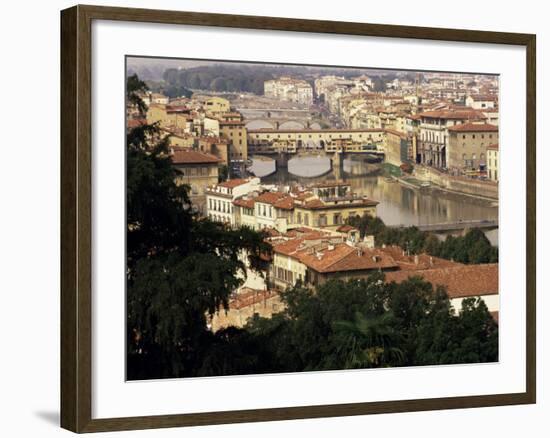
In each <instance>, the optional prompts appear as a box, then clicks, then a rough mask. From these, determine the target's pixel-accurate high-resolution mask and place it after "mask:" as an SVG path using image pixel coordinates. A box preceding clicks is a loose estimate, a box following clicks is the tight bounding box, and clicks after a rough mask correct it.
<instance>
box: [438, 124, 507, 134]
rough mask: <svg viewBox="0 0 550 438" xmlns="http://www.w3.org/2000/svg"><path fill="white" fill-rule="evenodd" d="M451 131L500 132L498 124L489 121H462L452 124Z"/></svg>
mask: <svg viewBox="0 0 550 438" xmlns="http://www.w3.org/2000/svg"><path fill="white" fill-rule="evenodd" d="M448 130H449V131H450V132H498V126H495V125H491V124H489V123H462V124H461V125H455V126H451V127H450V128H449V129H448Z"/></svg>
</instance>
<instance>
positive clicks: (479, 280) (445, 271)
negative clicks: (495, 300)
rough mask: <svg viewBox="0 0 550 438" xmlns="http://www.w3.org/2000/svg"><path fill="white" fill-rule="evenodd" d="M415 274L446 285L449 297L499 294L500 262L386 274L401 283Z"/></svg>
mask: <svg viewBox="0 0 550 438" xmlns="http://www.w3.org/2000/svg"><path fill="white" fill-rule="evenodd" d="M414 276H419V277H423V278H424V280H426V281H428V282H430V283H432V285H433V286H434V287H436V286H438V285H441V286H445V287H446V288H447V294H448V295H449V298H465V297H475V296H483V295H496V294H498V263H493V264H483V265H463V266H455V267H448V268H441V269H426V270H417V271H394V272H388V273H387V274H386V281H388V282H392V281H395V282H397V283H401V282H402V281H405V280H407V279H408V278H409V277H414Z"/></svg>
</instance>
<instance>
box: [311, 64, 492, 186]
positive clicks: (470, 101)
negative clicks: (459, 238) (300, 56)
mask: <svg viewBox="0 0 550 438" xmlns="http://www.w3.org/2000/svg"><path fill="white" fill-rule="evenodd" d="M409 76H412V75H409ZM367 79H368V78H367ZM315 86H316V90H315V91H316V95H317V96H318V98H322V100H323V101H324V102H325V104H326V105H327V107H328V109H329V110H330V111H331V112H332V113H334V114H337V115H338V116H339V118H340V120H341V121H342V123H343V124H344V125H345V126H346V127H347V128H348V129H352V130H363V131H365V130H379V131H381V132H383V133H384V142H383V144H382V145H381V148H383V150H384V151H385V153H386V161H387V162H389V163H391V164H395V165H398V166H399V165H401V164H402V163H404V162H410V163H411V164H418V165H424V166H429V167H433V168H435V169H438V170H441V171H444V172H449V173H451V174H453V175H466V176H476V177H487V178H489V179H491V180H494V181H498V172H495V171H493V172H489V171H488V168H489V162H488V154H489V152H488V151H491V155H493V156H494V157H493V163H495V162H496V163H498V122H499V111H498V79H497V78H496V77H493V76H487V75H465V74H451V73H448V74H447V73H425V74H423V77H420V75H418V74H417V75H415V76H414V78H412V77H409V79H405V78H396V79H394V80H392V81H390V82H388V83H387V84H386V85H385V91H384V92H374V91H373V89H372V81H371V82H370V83H369V81H368V80H365V79H364V77H363V76H361V77H359V78H356V79H355V80H352V79H345V78H340V77H337V76H323V77H321V78H318V79H316V80H315ZM459 125H464V126H459ZM398 137H399V138H398ZM348 138H349V137H348ZM495 155H496V156H495ZM493 165H494V164H493Z"/></svg>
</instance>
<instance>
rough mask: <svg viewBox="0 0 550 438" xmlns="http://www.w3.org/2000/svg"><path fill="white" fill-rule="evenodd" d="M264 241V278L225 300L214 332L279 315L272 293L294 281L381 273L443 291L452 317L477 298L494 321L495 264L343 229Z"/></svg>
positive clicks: (296, 232)
mask: <svg viewBox="0 0 550 438" xmlns="http://www.w3.org/2000/svg"><path fill="white" fill-rule="evenodd" d="M267 240H268V241H269V243H270V244H271V245H272V248H273V252H272V255H271V257H270V259H269V266H268V268H267V271H266V273H265V275H264V276H258V275H255V276H254V275H250V277H249V278H250V280H249V278H247V279H246V281H245V285H244V286H243V287H242V289H241V290H240V291H239V293H236V294H234V296H233V297H232V299H231V300H230V302H229V311H227V312H220V313H219V314H217V315H216V316H214V317H213V319H212V326H213V327H214V328H215V329H218V328H220V327H223V326H226V325H237V326H242V325H244V324H245V323H246V321H247V319H248V318H249V317H251V316H253V315H254V314H259V315H261V316H264V317H269V316H270V315H271V314H273V313H277V312H279V311H281V310H282V308H283V305H284V304H283V303H282V302H281V299H280V296H279V294H278V293H279V292H280V291H282V290H285V289H286V288H288V287H291V286H294V285H296V284H297V283H298V282H300V284H302V285H304V286H306V287H316V286H319V285H322V284H324V283H326V282H327V281H330V280H333V279H337V280H350V279H365V278H367V277H368V276H369V275H371V274H372V273H374V272H383V273H384V274H385V279H386V282H388V283H389V282H396V283H401V282H403V281H405V280H407V279H409V278H411V277H422V278H423V279H424V280H426V281H428V282H430V283H432V285H433V287H434V288H436V287H438V286H443V287H445V288H446V290H447V294H448V296H449V299H450V301H451V304H452V306H453V308H454V309H455V311H457V312H458V311H459V310H460V308H461V305H462V301H463V300H464V299H465V298H472V297H476V298H481V299H482V300H483V301H484V302H485V304H486V305H487V307H488V309H489V311H490V312H491V313H492V314H493V316H494V317H495V318H498V311H499V298H498V264H479V265H464V264H461V263H457V262H454V261H451V260H445V259H441V258H438V257H433V256H430V255H428V254H417V255H411V254H409V253H408V252H407V251H405V250H403V249H402V248H400V247H398V246H384V245H383V246H380V247H376V246H375V245H374V239H373V238H372V236H365V238H363V239H361V238H360V235H359V231H358V230H357V229H355V228H353V227H351V226H349V225H341V226H339V227H338V228H335V229H327V228H318V227H304V226H302V227H297V228H293V229H291V230H288V231H286V232H278V231H277V230H274V229H271V230H270V233H269V237H268V238H267Z"/></svg>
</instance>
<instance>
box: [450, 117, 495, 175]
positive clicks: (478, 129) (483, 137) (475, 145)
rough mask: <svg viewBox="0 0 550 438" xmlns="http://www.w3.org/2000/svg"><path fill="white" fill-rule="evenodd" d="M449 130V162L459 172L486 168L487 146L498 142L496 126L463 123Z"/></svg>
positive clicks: (452, 168)
mask: <svg viewBox="0 0 550 438" xmlns="http://www.w3.org/2000/svg"><path fill="white" fill-rule="evenodd" d="M448 131H449V162H448V167H449V169H451V170H456V171H459V172H468V171H485V170H487V156H486V154H487V147H488V146H489V145H491V144H494V143H496V142H498V127H497V126H495V125H491V124H488V123H463V124H461V125H457V126H452V127H450V128H449V129H448Z"/></svg>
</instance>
